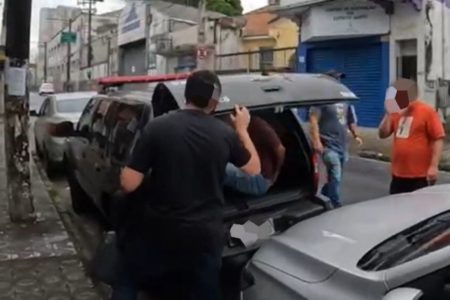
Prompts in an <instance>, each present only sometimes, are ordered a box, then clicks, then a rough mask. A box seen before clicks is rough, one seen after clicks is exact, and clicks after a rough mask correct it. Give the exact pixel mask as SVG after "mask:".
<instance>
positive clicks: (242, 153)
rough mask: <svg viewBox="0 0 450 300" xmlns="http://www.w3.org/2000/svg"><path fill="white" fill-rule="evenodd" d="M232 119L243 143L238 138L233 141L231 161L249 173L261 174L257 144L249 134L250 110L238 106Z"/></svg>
mask: <svg viewBox="0 0 450 300" xmlns="http://www.w3.org/2000/svg"><path fill="white" fill-rule="evenodd" d="M231 121H232V122H233V125H234V128H235V129H236V133H237V136H238V137H239V140H240V142H241V143H242V144H240V143H239V141H236V140H233V141H232V146H231V160H230V162H231V163H232V164H234V165H235V166H236V167H238V168H240V169H241V170H242V171H243V172H245V173H246V174H248V175H258V174H260V173H261V161H260V159H259V155H258V152H257V151H256V148H255V145H254V144H253V141H252V139H251V138H250V135H249V134H248V125H249V124H250V112H249V111H248V109H247V108H245V107H242V108H240V107H238V106H236V107H235V115H234V116H233V115H231ZM241 145H242V146H243V147H242V146H241ZM248 156H250V157H248Z"/></svg>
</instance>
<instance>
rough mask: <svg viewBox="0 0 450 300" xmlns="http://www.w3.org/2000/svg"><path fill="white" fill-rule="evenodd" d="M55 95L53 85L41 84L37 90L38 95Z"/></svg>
mask: <svg viewBox="0 0 450 300" xmlns="http://www.w3.org/2000/svg"><path fill="white" fill-rule="evenodd" d="M54 93H55V87H54V86H53V83H49V82H46V83H43V84H42V85H41V87H40V88H39V95H40V96H43V95H50V94H54Z"/></svg>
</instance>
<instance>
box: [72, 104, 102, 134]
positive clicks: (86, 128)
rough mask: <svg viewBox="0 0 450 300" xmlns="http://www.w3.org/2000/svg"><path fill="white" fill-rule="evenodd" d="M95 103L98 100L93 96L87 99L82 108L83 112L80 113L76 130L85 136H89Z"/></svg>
mask: <svg viewBox="0 0 450 300" xmlns="http://www.w3.org/2000/svg"><path fill="white" fill-rule="evenodd" d="M97 103H98V101H97V99H95V98H92V99H91V100H89V102H88V104H86V106H85V108H84V110H83V113H82V114H81V117H80V120H79V121H78V128H77V131H79V132H80V134H81V136H84V137H86V138H90V133H91V124H92V118H93V114H94V109H95V107H96V105H97Z"/></svg>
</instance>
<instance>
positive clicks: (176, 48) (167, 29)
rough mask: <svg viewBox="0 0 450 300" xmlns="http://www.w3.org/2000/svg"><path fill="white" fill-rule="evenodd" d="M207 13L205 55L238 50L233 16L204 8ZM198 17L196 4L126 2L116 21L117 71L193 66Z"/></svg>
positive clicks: (173, 70) (182, 69)
mask: <svg viewBox="0 0 450 300" xmlns="http://www.w3.org/2000/svg"><path fill="white" fill-rule="evenodd" d="M146 12H147V13H148V14H147V18H146ZM206 17H207V18H208V21H207V26H206V33H205V36H206V44H207V45H208V49H209V51H208V53H206V54H207V55H206V56H207V57H206V59H208V58H209V59H211V61H214V60H213V59H214V58H213V57H214V55H215V54H216V53H232V52H237V51H238V50H239V45H240V43H239V41H240V39H239V35H240V28H238V27H237V26H235V24H234V22H233V20H232V19H231V18H228V17H225V16H224V15H222V14H220V13H216V12H207V13H206ZM146 19H147V21H148V27H147V26H146V25H145V24H146ZM198 20H199V12H198V9H197V8H195V7H190V6H185V5H178V4H173V3H167V2H164V1H152V2H151V5H149V7H148V8H147V7H146V5H145V4H144V3H143V2H142V1H136V2H132V3H129V4H128V5H127V7H126V8H125V9H124V10H123V14H122V16H121V18H120V22H119V37H118V43H119V46H120V55H119V57H120V68H119V70H120V72H119V73H120V74H121V75H142V74H167V73H176V72H185V71H190V70H193V69H194V68H196V66H197V44H198V43H197V41H198V26H197V23H198Z"/></svg>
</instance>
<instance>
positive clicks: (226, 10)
mask: <svg viewBox="0 0 450 300" xmlns="http://www.w3.org/2000/svg"><path fill="white" fill-rule="evenodd" d="M168 2H173V3H178V4H183V5H189V6H195V7H198V3H199V0H168ZM206 7H207V8H208V9H209V10H212V11H216V12H219V13H222V14H224V15H227V16H239V15H241V14H242V5H241V0H206Z"/></svg>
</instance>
